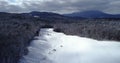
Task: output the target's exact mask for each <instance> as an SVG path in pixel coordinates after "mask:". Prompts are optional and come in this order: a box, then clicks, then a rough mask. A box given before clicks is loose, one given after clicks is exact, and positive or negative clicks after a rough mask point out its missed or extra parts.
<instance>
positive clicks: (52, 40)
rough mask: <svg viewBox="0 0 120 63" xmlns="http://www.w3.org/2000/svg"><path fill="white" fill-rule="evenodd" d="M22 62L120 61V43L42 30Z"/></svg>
mask: <svg viewBox="0 0 120 63" xmlns="http://www.w3.org/2000/svg"><path fill="white" fill-rule="evenodd" d="M28 50H29V53H28V55H25V56H24V57H23V58H22V59H21V60H20V63H120V43H119V42H115V41H97V40H93V39H89V38H83V37H78V36H71V35H65V34H64V33H57V32H54V31H53V29H52V28H45V29H41V30H40V34H39V36H37V37H35V39H34V40H33V41H32V42H31V45H30V46H29V47H28Z"/></svg>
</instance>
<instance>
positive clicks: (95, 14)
mask: <svg viewBox="0 0 120 63" xmlns="http://www.w3.org/2000/svg"><path fill="white" fill-rule="evenodd" d="M63 15H65V16H69V17H83V18H120V14H116V15H112V14H107V13H104V12H102V11H96V10H90V11H83V12H74V13H71V14H63Z"/></svg>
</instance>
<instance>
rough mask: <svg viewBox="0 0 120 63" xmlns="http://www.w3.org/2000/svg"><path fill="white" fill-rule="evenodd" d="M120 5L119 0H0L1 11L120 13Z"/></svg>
mask: <svg viewBox="0 0 120 63" xmlns="http://www.w3.org/2000/svg"><path fill="white" fill-rule="evenodd" d="M119 7H120V1H119V0H0V11H1V12H3V11H5V12H31V11H42V12H43V11H45V12H56V13H71V12H77V11H84V10H100V11H104V12H108V13H120V8H119Z"/></svg>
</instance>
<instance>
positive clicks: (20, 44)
mask: <svg viewBox="0 0 120 63" xmlns="http://www.w3.org/2000/svg"><path fill="white" fill-rule="evenodd" d="M45 14H46V17H40V16H37V17H35V16H36V15H35V16H33V15H31V14H28V13H23V14H16V13H13V14H12V13H3V12H1V13H0V50H1V51H0V63H18V61H19V59H20V58H21V57H22V56H23V55H25V54H27V52H28V51H27V46H28V45H29V43H30V41H31V40H32V39H33V37H34V36H35V35H38V32H39V30H40V28H41V27H42V26H53V27H54V28H55V31H58V32H64V33H65V34H69V35H78V36H82V37H89V38H94V39H97V40H116V41H120V20H119V19H74V18H70V17H67V16H62V15H58V14H51V13H50V14H49V13H45ZM43 15H44V14H43ZM56 15H57V16H56ZM53 16H54V17H53Z"/></svg>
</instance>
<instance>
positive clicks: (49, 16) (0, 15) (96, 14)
mask: <svg viewBox="0 0 120 63" xmlns="http://www.w3.org/2000/svg"><path fill="white" fill-rule="evenodd" d="M14 18H15V19H16V18H17V19H29V20H30V19H41V20H43V21H55V20H56V21H71V20H76V19H77V20H79V19H88V18H89V19H95V18H100V19H101V18H103V19H104V18H108V19H109V18H113V19H114V18H120V14H116V15H112V14H107V13H104V12H101V11H95V10H92V11H83V12H74V13H71V14H58V13H52V12H38V11H32V12H29V13H7V12H0V19H14Z"/></svg>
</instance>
